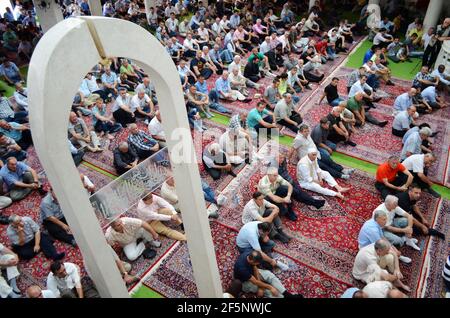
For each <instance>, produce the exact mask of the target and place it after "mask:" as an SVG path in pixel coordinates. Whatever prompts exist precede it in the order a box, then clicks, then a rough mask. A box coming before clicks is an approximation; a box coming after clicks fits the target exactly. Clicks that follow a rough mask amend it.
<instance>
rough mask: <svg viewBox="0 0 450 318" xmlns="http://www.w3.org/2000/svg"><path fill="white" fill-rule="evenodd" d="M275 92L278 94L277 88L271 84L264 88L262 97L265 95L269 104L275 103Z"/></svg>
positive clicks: (276, 99) (276, 100)
mask: <svg viewBox="0 0 450 318" xmlns="http://www.w3.org/2000/svg"><path fill="white" fill-rule="evenodd" d="M277 94H278V89H276V88H275V87H273V86H272V85H270V86H268V87H267V88H266V89H265V90H264V97H266V98H267V100H268V101H269V102H270V103H271V104H276V103H277V102H278V98H277Z"/></svg>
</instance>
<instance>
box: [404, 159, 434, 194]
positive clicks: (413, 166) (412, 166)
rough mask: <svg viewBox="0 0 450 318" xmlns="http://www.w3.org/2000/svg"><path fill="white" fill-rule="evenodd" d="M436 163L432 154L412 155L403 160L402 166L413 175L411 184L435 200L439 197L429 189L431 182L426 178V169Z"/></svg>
mask: <svg viewBox="0 0 450 318" xmlns="http://www.w3.org/2000/svg"><path fill="white" fill-rule="evenodd" d="M435 161H436V157H435V156H434V155H433V154H432V153H427V154H414V155H411V156H409V157H408V158H406V159H405V160H403V162H402V164H403V165H404V166H405V168H406V169H408V170H409V172H410V173H411V174H412V175H413V182H414V183H415V184H417V185H418V186H419V187H420V188H421V189H422V190H423V191H425V192H428V193H430V194H431V195H432V196H434V197H435V198H440V197H441V195H440V194H439V193H437V192H436V191H435V190H433V189H432V188H431V186H432V185H433V182H432V181H431V180H430V178H428V177H427V171H428V168H429V167H430V166H431V165H432V164H433V163H434V162H435Z"/></svg>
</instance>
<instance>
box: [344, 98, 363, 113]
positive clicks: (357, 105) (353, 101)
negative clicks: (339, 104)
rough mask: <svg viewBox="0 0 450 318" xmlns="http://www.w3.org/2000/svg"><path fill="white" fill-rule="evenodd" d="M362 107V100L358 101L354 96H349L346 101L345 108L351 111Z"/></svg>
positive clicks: (357, 110)
mask: <svg viewBox="0 0 450 318" xmlns="http://www.w3.org/2000/svg"><path fill="white" fill-rule="evenodd" d="M361 107H362V102H358V101H357V100H356V99H355V97H350V98H349V99H348V101H347V109H349V110H350V111H352V112H359V111H360V109H361Z"/></svg>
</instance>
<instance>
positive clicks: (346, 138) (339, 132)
mask: <svg viewBox="0 0 450 318" xmlns="http://www.w3.org/2000/svg"><path fill="white" fill-rule="evenodd" d="M327 119H328V121H329V123H330V124H329V125H330V127H329V132H328V140H329V141H331V142H332V143H334V144H337V143H339V142H341V141H343V142H344V143H345V144H346V145H350V146H352V147H355V146H356V144H355V143H354V142H353V141H351V140H350V134H351V132H349V131H348V130H347V128H346V127H345V125H344V123H343V121H342V119H341V108H340V107H338V106H335V107H333V108H332V109H331V112H330V113H329V114H328V115H327Z"/></svg>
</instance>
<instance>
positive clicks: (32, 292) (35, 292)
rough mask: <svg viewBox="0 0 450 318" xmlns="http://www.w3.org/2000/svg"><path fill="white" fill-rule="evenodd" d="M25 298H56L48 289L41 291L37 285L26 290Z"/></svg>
mask: <svg viewBox="0 0 450 318" xmlns="http://www.w3.org/2000/svg"><path fill="white" fill-rule="evenodd" d="M26 294H27V298H56V295H55V294H53V292H52V291H51V290H49V289H42V288H41V287H39V286H38V285H31V286H30V287H28V288H27V293H26Z"/></svg>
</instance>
